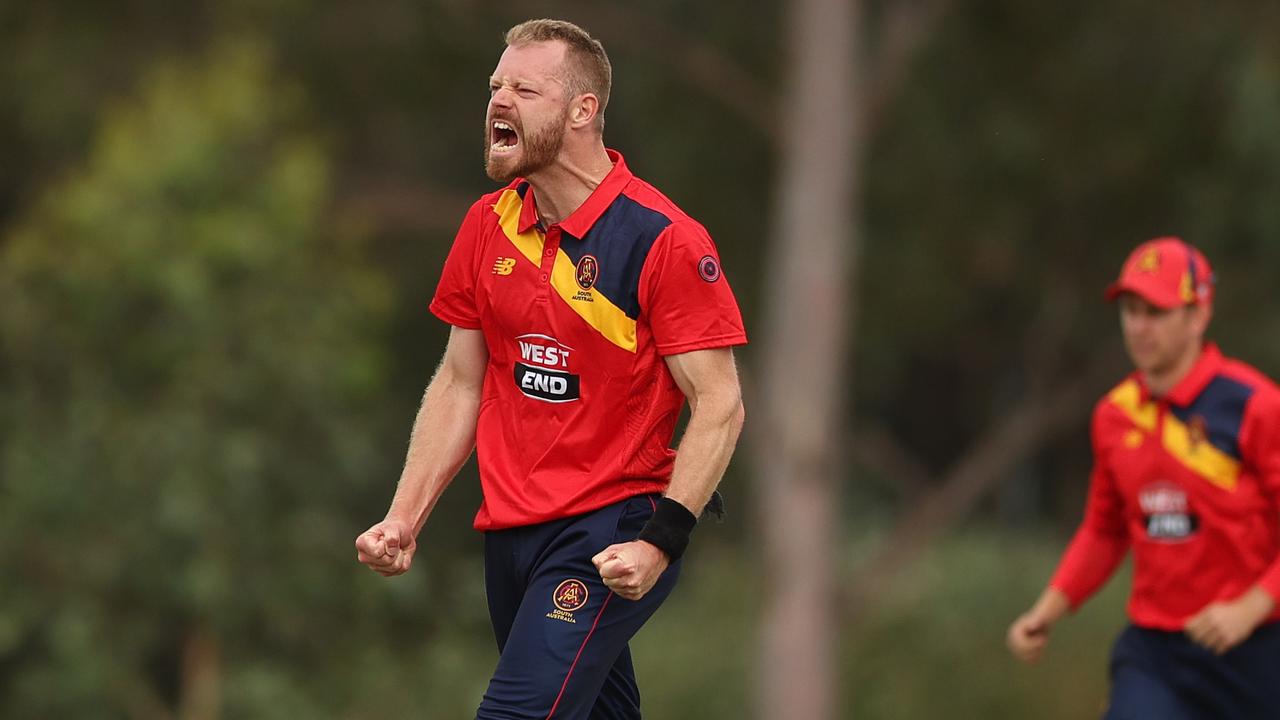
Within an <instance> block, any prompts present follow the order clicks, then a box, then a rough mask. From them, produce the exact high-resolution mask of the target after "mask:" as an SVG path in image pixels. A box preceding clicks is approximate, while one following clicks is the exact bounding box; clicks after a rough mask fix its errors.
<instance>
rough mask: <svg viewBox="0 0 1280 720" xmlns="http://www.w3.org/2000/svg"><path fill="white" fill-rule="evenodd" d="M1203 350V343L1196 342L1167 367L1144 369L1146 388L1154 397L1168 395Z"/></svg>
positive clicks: (1192, 366)
mask: <svg viewBox="0 0 1280 720" xmlns="http://www.w3.org/2000/svg"><path fill="white" fill-rule="evenodd" d="M1203 350H1204V344H1203V343H1201V342H1196V343H1195V344H1194V345H1192V346H1191V347H1190V348H1188V349H1187V351H1186V352H1184V353H1182V355H1181V356H1180V357H1179V358H1178V359H1177V360H1176V361H1175V362H1173V363H1171V364H1170V365H1169V366H1168V367H1165V368H1161V369H1159V370H1150V371H1144V372H1143V379H1144V380H1145V381H1146V383H1147V390H1149V391H1150V392H1151V394H1152V395H1154V396H1155V397H1164V396H1165V395H1168V394H1169V392H1170V391H1172V390H1173V389H1174V388H1175V387H1177V385H1178V383H1180V382H1182V379H1183V378H1185V377H1186V376H1187V374H1188V373H1190V372H1191V369H1192V368H1194V367H1195V366H1196V361H1197V360H1199V359H1200V353H1201V352H1202V351H1203Z"/></svg>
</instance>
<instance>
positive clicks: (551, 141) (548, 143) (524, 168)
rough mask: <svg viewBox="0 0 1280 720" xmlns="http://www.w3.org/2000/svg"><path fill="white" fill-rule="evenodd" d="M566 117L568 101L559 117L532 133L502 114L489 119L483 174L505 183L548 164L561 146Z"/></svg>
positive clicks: (530, 173) (558, 153) (556, 155)
mask: <svg viewBox="0 0 1280 720" xmlns="http://www.w3.org/2000/svg"><path fill="white" fill-rule="evenodd" d="M568 119H569V105H568V104H567V103H566V104H565V106H564V109H562V110H561V111H560V113H559V115H558V117H556V118H554V119H552V120H551V121H550V122H547V123H546V124H544V125H542V126H541V127H538V128H536V129H534V130H532V131H531V132H525V129H524V127H523V125H522V124H521V123H520V121H518V120H516V119H515V118H513V117H507V116H506V115H505V113H504V115H503V116H502V117H497V116H495V117H491V118H489V121H488V122H486V123H485V134H484V171H485V174H486V175H488V176H489V178H490V179H492V180H496V181H497V182H502V183H507V182H511V181H512V180H514V179H516V178H518V177H529V176H530V175H532V174H533V173H536V172H538V171H539V170H542V169H543V168H546V167H549V166H550V165H551V164H552V163H554V162H555V161H556V158H557V157H559V155H560V149H561V148H562V147H564V136H565V132H566V130H565V123H566V122H567V121H568Z"/></svg>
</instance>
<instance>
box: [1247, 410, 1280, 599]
mask: <svg viewBox="0 0 1280 720" xmlns="http://www.w3.org/2000/svg"><path fill="white" fill-rule="evenodd" d="M1240 450H1241V453H1242V454H1243V455H1244V457H1245V459H1246V461H1248V462H1250V463H1251V464H1253V465H1254V467H1255V468H1256V469H1257V472H1258V479H1259V481H1260V482H1261V483H1262V490H1263V492H1264V493H1265V494H1266V495H1267V496H1268V497H1270V498H1271V502H1272V503H1273V505H1274V506H1275V508H1276V512H1275V513H1274V514H1273V515H1272V520H1273V522H1275V523H1280V393H1277V392H1275V391H1274V390H1272V389H1271V388H1266V389H1263V390H1259V391H1258V393H1257V394H1256V395H1255V396H1254V397H1253V399H1252V400H1251V402H1250V403H1249V408H1248V412H1247V414H1246V415H1245V420H1244V423H1243V427H1241V429H1240ZM1258 584H1259V585H1261V586H1262V589H1263V590H1266V591H1267V593H1268V594H1269V595H1271V597H1272V599H1274V600H1275V601H1276V602H1277V603H1280V558H1276V559H1274V560H1272V562H1271V565H1270V566H1268V567H1267V570H1266V572H1264V573H1263V574H1262V577H1261V578H1259V580H1258Z"/></svg>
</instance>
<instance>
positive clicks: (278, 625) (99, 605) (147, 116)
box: [0, 42, 388, 717]
mask: <svg viewBox="0 0 1280 720" xmlns="http://www.w3.org/2000/svg"><path fill="white" fill-rule="evenodd" d="M328 186H329V169H328V161H327V160H326V156H325V148H324V146H323V145H322V144H321V143H320V142H318V141H317V139H316V136H315V135H314V134H313V133H311V132H308V131H306V130H305V129H304V127H303V126H302V125H301V124H300V123H299V111H298V101H297V96H296V93H295V92H294V91H293V90H292V89H291V88H290V87H289V86H288V85H287V84H281V83H279V82H278V81H277V80H276V79H275V78H273V76H272V74H271V67H270V61H269V57H268V55H267V53H265V52H264V50H263V46H262V45H260V44H256V43H247V42H236V43H228V44H227V45H225V46H223V47H220V48H219V49H217V50H216V51H214V52H213V53H211V54H210V56H209V58H208V59H207V60H206V61H205V62H203V63H201V64H200V65H199V66H196V67H191V66H189V65H188V64H184V63H164V64H161V65H159V66H158V67H157V68H156V69H155V70H154V71H153V72H152V73H151V75H150V77H149V79H148V80H147V81H146V82H145V83H144V84H143V87H142V89H141V91H140V92H139V93H138V98H137V99H136V100H133V101H128V102H121V103H119V104H117V105H116V106H115V107H114V108H112V109H111V110H110V111H109V112H107V113H106V114H105V116H104V120H103V122H102V127H101V129H100V131H99V133H98V135H97V138H96V140H95V142H94V148H93V151H92V153H91V156H90V158H89V159H88V161H87V162H86V163H85V166H84V167H83V168H82V169H80V170H77V171H76V172H74V173H72V174H71V176H70V177H68V178H67V179H66V180H64V181H63V182H61V183H59V184H58V185H57V186H56V187H55V188H53V189H51V190H50V191H49V192H48V193H46V194H45V195H44V197H43V198H42V200H41V201H40V202H39V204H38V206H37V208H36V209H35V210H34V211H33V212H32V213H31V215H30V217H29V218H27V219H26V220H24V221H23V222H21V223H20V224H19V225H18V226H17V228H16V229H15V230H14V231H13V232H12V234H11V235H10V236H9V238H8V239H7V241H6V243H5V244H4V245H3V247H2V249H3V258H2V259H0V342H2V343H3V344H2V345H0V348H2V352H3V367H4V369H5V370H4V380H5V386H6V387H7V388H8V390H7V391H6V392H5V393H4V395H3V397H2V398H0V402H2V404H0V411H2V413H3V414H2V415H0V418H3V428H4V434H3V438H2V440H3V442H2V445H0V493H2V497H3V501H2V502H0V556H2V557H3V564H4V566H5V567H6V568H12V569H13V571H12V572H10V573H8V576H9V577H8V582H6V583H5V584H4V586H3V589H2V590H0V593H2V594H3V596H4V597H3V600H2V601H0V607H2V608H4V611H3V618H4V619H3V621H0V627H3V628H5V632H2V633H0V656H9V657H12V656H13V655H11V654H13V653H16V655H17V657H18V658H19V668H20V669H19V670H17V671H16V672H15V673H14V674H13V675H11V676H10V677H9V678H8V684H9V688H8V689H7V691H6V692H3V693H0V696H2V697H3V698H4V700H3V702H4V703H7V704H6V705H4V706H3V707H4V708H7V709H8V710H7V711H4V712H0V714H4V715H22V716H29V715H30V714H32V713H34V714H38V715H46V714H47V715H50V716H61V717H69V716H77V717H89V716H91V714H92V713H93V712H100V711H101V710H100V708H101V703H102V701H103V699H104V698H105V699H110V700H113V701H114V702H115V703H117V704H124V705H133V704H137V703H147V702H153V701H158V702H163V701H165V700H166V699H168V698H166V697H165V695H168V694H170V693H172V694H173V695H176V694H177V687H178V685H179V684H180V683H181V677H180V660H181V658H182V657H183V654H184V652H186V650H187V646H188V643H189V642H191V641H192V638H195V637H200V636H203V635H211V636H213V637H215V638H221V640H220V641H219V643H218V644H219V646H221V645H222V644H223V643H225V645H226V648H225V649H220V652H222V651H230V652H235V651H236V649H237V645H238V642H237V641H238V640H241V639H244V640H247V639H250V638H252V639H253V640H254V641H255V643H260V646H259V647H262V648H270V647H273V646H274V647H276V648H277V649H279V648H290V649H291V650H292V652H295V653H298V654H304V653H305V648H307V647H308V646H309V645H310V646H313V647H314V646H315V645H316V644H318V643H321V642H322V641H323V637H322V636H318V635H317V632H316V628H317V627H325V626H326V625H333V624H337V623H339V622H341V620H342V618H344V617H345V616H346V614H347V613H348V612H351V611H352V610H353V609H354V608H353V607H352V606H351V605H350V602H351V598H349V597H346V596H342V597H341V598H339V597H337V596H335V595H334V594H333V592H332V588H334V587H341V586H342V585H344V584H345V583H347V582H349V575H350V574H351V570H352V568H351V563H350V558H349V557H348V555H349V554H350V553H343V554H342V556H341V557H340V558H339V557H338V556H337V555H336V554H335V553H334V548H336V547H349V546H350V538H351V537H352V536H353V535H354V533H353V528H354V527H355V523H354V522H353V521H352V518H351V517H350V516H349V507H350V501H351V499H352V497H353V494H354V492H355V488H356V485H357V484H358V483H364V482H366V481H367V473H368V472H369V468H371V467H372V468H378V467H381V466H382V464H381V463H380V462H379V461H378V460H377V459H376V458H375V456H374V455H373V448H372V447H371V445H370V443H369V440H368V436H367V435H365V434H362V433H353V432H351V428H352V427H359V426H362V425H365V424H367V423H368V418H369V414H370V412H371V411H372V410H373V409H374V407H373V405H372V401H373V400H374V398H376V393H377V391H378V390H379V388H380V383H381V382H382V377H383V374H384V370H383V367H384V364H385V358H384V357H382V355H381V350H380V346H379V344H378V343H377V342H374V339H375V338H376V337H377V332H378V330H379V327H380V325H381V324H382V323H383V322H384V318H385V316H386V313H387V300H388V298H387V293H386V291H385V289H384V288H383V286H382V283H381V281H380V279H379V276H378V274H377V273H376V272H374V271H373V270H372V269H370V267H369V266H368V264H367V262H365V261H364V260H363V259H362V258H361V254H360V253H361V249H360V245H359V243H358V242H355V240H356V239H355V238H350V237H342V236H335V235H333V234H331V233H328V232H327V231H326V229H325V227H324V226H323V224H322V223H323V220H324V210H325V204H326V202H327V198H328V193H329V187H328ZM300 607H305V608H307V611H306V613H301V612H299V608H300ZM72 668H74V669H76V672H74V673H72V674H71V675H70V678H71V681H70V682H66V681H65V680H64V679H63V677H64V675H65V673H66V671H67V670H69V669H72ZM153 679H159V681H160V682H159V683H158V684H159V685H160V687H159V688H157V690H158V691H159V694H160V696H161V697H160V698H159V699H158V700H157V699H155V698H151V699H148V698H147V697H146V696H147V695H148V694H150V693H152V692H155V690H152V689H151V688H153V687H154V684H153ZM166 685H167V686H168V687H166ZM52 687H57V688H58V691H57V692H51V691H50V689H51V688H52ZM94 708H99V710H94ZM250 714H257V713H256V712H253V713H250Z"/></svg>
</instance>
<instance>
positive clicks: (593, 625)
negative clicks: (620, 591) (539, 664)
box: [547, 593, 613, 720]
mask: <svg viewBox="0 0 1280 720" xmlns="http://www.w3.org/2000/svg"><path fill="white" fill-rule="evenodd" d="M611 597H613V593H609V594H608V595H606V596H605V598H604V603H603V604H601V605H600V612H598V613H596V619H595V622H593V623H591V629H590V630H588V631H587V636H586V637H584V638H582V645H581V646H580V647H579V648H578V654H577V655H574V656H573V664H572V665H570V666H569V672H568V673H567V674H566V675H565V676H564V684H563V685H561V686H560V694H559V695H556V701H555V702H554V703H552V705H551V712H549V713H547V720H551V716H552V715H555V714H556V708H558V707H560V698H562V697H564V690H565V688H567V687H569V678H571V677H573V669H574V668H576V667H578V659H579V658H581V657H582V651H583V650H586V649H587V641H589V640H590V639H591V634H592V633H594V632H595V631H596V626H597V625H599V624H600V616H602V615H604V609H605V608H607V607H609V598H611Z"/></svg>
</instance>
